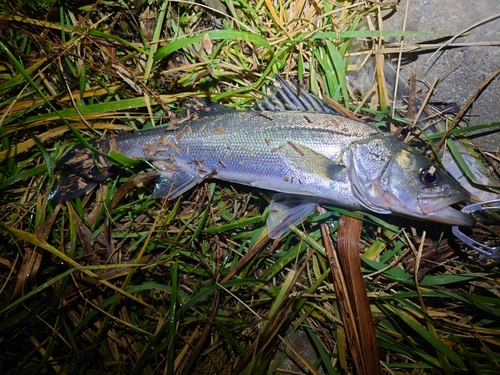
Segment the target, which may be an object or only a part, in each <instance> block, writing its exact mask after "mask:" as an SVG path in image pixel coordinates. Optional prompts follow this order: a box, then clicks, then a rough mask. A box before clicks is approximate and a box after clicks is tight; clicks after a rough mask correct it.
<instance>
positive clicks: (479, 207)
mask: <svg viewBox="0 0 500 375" xmlns="http://www.w3.org/2000/svg"><path fill="white" fill-rule="evenodd" d="M489 210H500V199H495V200H491V201H487V202H479V203H474V204H471V205H468V206H465V207H464V208H463V209H462V212H464V213H468V214H471V213H473V212H479V211H489ZM451 231H452V232H453V234H454V235H455V237H457V238H458V239H459V240H460V241H462V242H463V243H464V244H466V245H467V246H469V247H470V248H472V249H474V250H476V251H477V252H478V253H480V254H482V255H484V256H486V257H488V258H490V259H492V260H495V261H499V260H500V245H498V246H488V245H485V244H482V243H480V242H477V241H476V240H473V239H472V238H470V237H469V236H467V235H465V234H464V233H463V232H462V231H460V228H459V227H458V226H454V227H452V228H451Z"/></svg>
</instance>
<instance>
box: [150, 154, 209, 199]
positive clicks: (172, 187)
mask: <svg viewBox="0 0 500 375" xmlns="http://www.w3.org/2000/svg"><path fill="white" fill-rule="evenodd" d="M153 165H154V166H155V167H156V169H157V171H158V173H159V174H158V177H157V178H156V183H155V188H154V193H153V197H154V198H155V199H156V198H162V197H167V198H168V199H173V198H176V197H178V196H179V195H181V194H182V193H184V192H186V191H188V190H189V189H191V188H192V187H194V186H196V185H197V184H199V183H200V182H201V181H202V177H201V176H200V175H199V174H197V173H194V172H192V171H188V170H186V169H185V168H183V167H181V166H180V165H178V164H176V163H174V162H165V161H155V162H153Z"/></svg>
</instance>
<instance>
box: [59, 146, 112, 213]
mask: <svg viewBox="0 0 500 375" xmlns="http://www.w3.org/2000/svg"><path fill="white" fill-rule="evenodd" d="M91 144H92V145H93V146H94V147H96V148H97V149H98V150H100V151H102V152H103V153H107V152H108V151H109V149H110V145H109V144H110V139H104V140H100V141H97V142H91ZM112 169H113V163H112V162H111V160H109V159H108V158H107V157H105V156H103V155H101V154H97V153H94V152H92V151H91V150H90V149H88V148H87V147H85V146H84V145H81V144H80V145H77V146H75V147H73V148H72V149H71V150H69V151H68V152H67V153H66V154H65V155H64V156H63V157H62V158H61V160H60V161H59V162H58V164H57V166H56V180H55V182H54V184H53V186H52V190H51V192H50V193H49V203H50V204H51V205H52V206H55V205H57V204H60V203H64V202H66V201H69V200H71V199H74V198H76V197H79V196H80V195H83V194H85V193H86V192H88V191H90V190H91V189H92V188H93V187H94V186H96V185H97V184H98V183H100V182H102V181H103V180H105V179H106V178H107V177H109V176H110V175H111V174H112Z"/></svg>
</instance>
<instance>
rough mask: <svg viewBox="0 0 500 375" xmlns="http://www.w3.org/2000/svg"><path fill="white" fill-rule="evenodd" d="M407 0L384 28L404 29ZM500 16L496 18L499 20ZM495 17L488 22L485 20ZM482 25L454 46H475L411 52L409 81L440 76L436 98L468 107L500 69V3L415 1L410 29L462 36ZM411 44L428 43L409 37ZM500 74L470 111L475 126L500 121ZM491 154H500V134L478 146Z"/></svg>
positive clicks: (406, 71)
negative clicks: (473, 96)
mask: <svg viewBox="0 0 500 375" xmlns="http://www.w3.org/2000/svg"><path fill="white" fill-rule="evenodd" d="M407 1H408V0H401V2H400V3H399V6H398V8H397V11H396V12H395V13H394V14H392V15H390V16H389V17H388V18H387V19H386V20H385V21H384V28H385V29H391V30H396V29H397V30H401V29H402V27H403V19H404V14H405V7H406V2H407ZM495 15H496V18H495ZM489 18H493V19H490V20H489V21H487V22H484V21H485V20H487V19H489ZM475 24H478V26H476V27H474V28H473V29H471V30H470V31H469V34H468V35H467V36H465V37H460V38H457V39H456V40H455V42H454V43H453V44H457V45H458V44H464V43H468V44H474V43H480V44H481V45H477V46H473V45H472V46H460V47H456V48H451V49H446V50H444V51H440V52H439V53H438V54H436V55H435V56H434V57H433V58H432V59H429V57H430V56H431V55H432V54H433V53H434V51H431V50H428V51H426V52H425V53H422V52H417V53H413V54H411V56H408V57H411V59H413V61H412V62H411V63H409V64H407V65H405V66H404V67H403V69H402V72H403V75H404V76H405V77H407V78H409V77H410V75H411V74H412V73H415V74H416V76H417V79H423V80H424V81H426V82H429V83H432V82H433V81H434V79H436V78H439V79H440V82H439V83H438V85H437V87H436V90H435V92H434V96H433V98H432V99H433V100H434V101H440V102H448V103H456V104H458V105H459V106H462V105H464V104H465V103H466V102H467V100H468V99H469V98H470V97H471V95H472V94H473V93H474V91H476V90H477V89H478V88H479V87H480V86H481V85H482V84H483V82H484V81H485V80H486V79H487V78H488V77H490V76H491V75H492V74H493V73H494V72H495V71H497V70H498V69H500V1H498V0H481V1H472V0H412V1H410V3H409V8H408V18H407V22H406V30H412V31H425V32H434V33H439V34H457V33H460V32H462V31H463V30H464V29H466V28H468V27H470V26H473V25H475ZM405 42H408V43H411V42H420V43H421V42H422V38H419V39H418V40H415V39H412V38H406V39H405ZM499 98H500V76H497V77H496V78H495V79H494V80H493V81H492V82H491V83H490V84H489V85H488V86H487V87H486V89H485V90H484V91H483V92H482V93H481V95H480V96H479V97H478V99H477V100H476V101H475V102H474V104H473V106H472V108H471V110H469V112H468V118H469V124H470V125H476V124H485V123H491V122H495V121H500V102H499V101H500V100H499ZM475 143H476V144H478V145H479V146H480V147H481V148H483V149H485V150H487V151H492V152H495V151H499V149H500V130H498V131H495V132H494V134H489V135H488V136H485V137H480V138H479V139H478V140H477V141H476V142H475Z"/></svg>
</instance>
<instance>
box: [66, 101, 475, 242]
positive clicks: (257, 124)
mask: <svg viewBox="0 0 500 375" xmlns="http://www.w3.org/2000/svg"><path fill="white" fill-rule="evenodd" d="M207 111H208V112H207V113H203V114H201V113H197V114H195V115H194V116H192V117H191V118H190V119H189V120H187V121H185V122H184V123H183V124H182V126H181V127H180V128H178V129H176V130H169V129H154V130H148V131H143V132H140V133H135V134H126V135H120V136H117V137H115V138H108V139H105V140H101V141H99V142H97V143H96V145H98V146H99V147H100V148H101V149H102V150H103V151H104V152H108V151H110V150H113V151H117V152H120V153H121V154H123V155H125V156H127V157H129V158H134V159H145V160H149V161H150V162H151V163H152V164H153V165H154V166H155V167H156V168H157V170H158V172H159V178H158V180H157V184H156V190H155V196H156V197H160V196H168V197H170V198H175V197H177V196H179V195H180V194H182V193H184V192H185V191H187V190H189V189H190V188H192V187H193V186H195V185H197V184H198V183H200V182H201V181H203V180H204V179H206V178H214V179H220V180H224V181H229V182H233V183H238V184H243V185H249V186H254V187H258V188H263V189H269V190H273V191H276V192H280V193H284V194H286V195H287V196H289V195H292V196H299V197H301V198H300V201H301V202H302V203H297V199H291V200H287V199H285V196H284V195H282V194H279V195H278V196H276V199H274V201H275V203H274V206H273V205H272V206H271V216H270V218H269V219H268V227H269V232H270V237H272V238H273V237H277V236H278V235H280V234H281V233H283V232H284V231H285V230H286V229H287V228H288V227H289V226H290V225H292V224H296V223H297V222H299V221H300V220H301V219H302V218H303V217H304V216H307V214H308V213H310V211H311V210H314V207H315V205H316V204H321V203H331V204H337V205H340V206H343V207H347V208H351V209H354V210H368V211H371V212H375V213H381V214H396V215H401V216H407V217H412V218H417V219H421V220H431V221H436V222H442V223H447V224H453V225H473V224H474V222H475V220H474V219H473V217H472V216H470V215H468V214H465V213H462V212H460V211H458V210H455V209H453V208H451V207H450V205H452V204H454V203H457V202H460V201H463V200H465V199H467V198H468V197H469V195H468V193H467V192H466V191H465V190H464V189H463V188H462V187H461V186H460V185H459V184H458V183H457V182H456V181H455V180H453V178H451V177H449V176H448V175H447V174H446V173H445V172H444V171H442V170H440V168H439V166H437V165H433V163H432V162H431V161H430V160H428V159H427V158H426V157H424V156H422V155H421V154H420V153H418V152H417V151H415V150H414V149H412V148H411V147H409V146H408V145H406V144H405V143H403V142H401V141H400V140H398V139H397V138H395V137H394V136H392V135H391V134H385V133H381V132H379V131H378V129H376V128H374V127H372V126H370V125H367V124H364V123H361V122H358V121H354V120H351V119H348V118H345V117H342V116H339V115H335V114H332V113H321V112H313V111H310V112H306V111H297V110H285V111H235V110H231V109H225V108H224V107H220V106H217V107H211V108H209V109H208V110H207ZM82 152H83V153H85V155H88V154H89V152H88V150H87V149H85V148H83V147H80V148H79V149H78V148H77V149H76V150H75V151H73V154H70V155H69V156H68V157H66V162H65V164H66V165H67V166H68V165H69V166H71V165H75V164H78V163H80V160H82V159H85V156H82V154H81V153H82ZM77 160H78V162H77ZM99 160H100V163H98V164H99V166H100V168H101V172H100V174H99V173H96V172H95V169H96V168H94V167H95V165H94V166H93V165H91V164H89V165H88V167H87V169H88V170H93V172H92V173H91V174H92V176H94V177H95V179H96V180H99V178H98V177H99V176H100V177H102V178H104V177H106V175H107V170H108V169H107V168H108V167H109V166H110V165H111V164H110V162H109V161H107V160H106V158H103V157H101V158H100V159H99ZM94 164H95V163H94ZM87 175H88V174H87ZM96 176H97V177H96ZM102 178H101V179H102ZM71 180H73V181H75V179H74V178H71ZM66 181H68V180H67V179H66ZM73 184H74V182H73ZM70 185H71V183H68V182H66V184H64V183H63V184H62V185H61V186H63V187H64V188H59V193H63V194H62V195H63V197H62V198H59V201H61V200H64V199H67V198H68V196H66V197H64V189H66V188H68V190H71V189H70V188H69V187H70ZM82 191H83V189H82ZM79 193H81V192H79ZM79 193H78V194H79ZM74 195H75V194H73V195H72V196H74ZM72 196H69V198H71V197H72ZM299 206H300V207H299ZM273 212H274V214H273Z"/></svg>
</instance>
